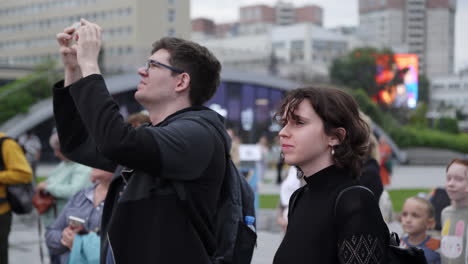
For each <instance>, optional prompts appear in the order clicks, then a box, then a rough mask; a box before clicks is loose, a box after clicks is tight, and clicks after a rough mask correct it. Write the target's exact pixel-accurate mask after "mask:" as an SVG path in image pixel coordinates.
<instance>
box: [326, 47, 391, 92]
mask: <svg viewBox="0 0 468 264" xmlns="http://www.w3.org/2000/svg"><path fill="white" fill-rule="evenodd" d="M383 54H388V55H393V53H392V52H391V51H390V50H387V49H383V50H378V49H375V48H371V47H366V48H356V49H354V50H352V51H351V52H350V53H348V55H346V56H344V57H341V58H337V59H335V60H334V61H333V63H332V65H331V67H330V79H331V81H332V83H333V84H336V85H340V86H346V87H350V88H352V89H364V91H365V92H366V93H367V94H368V95H369V96H372V95H374V94H376V93H377V92H378V90H377V85H376V82H375V75H376V73H377V65H376V57H377V55H383ZM391 57H392V56H391ZM391 62H393V61H392V60H390V61H389V63H391Z"/></svg>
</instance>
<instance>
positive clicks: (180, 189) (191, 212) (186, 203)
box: [171, 117, 230, 256]
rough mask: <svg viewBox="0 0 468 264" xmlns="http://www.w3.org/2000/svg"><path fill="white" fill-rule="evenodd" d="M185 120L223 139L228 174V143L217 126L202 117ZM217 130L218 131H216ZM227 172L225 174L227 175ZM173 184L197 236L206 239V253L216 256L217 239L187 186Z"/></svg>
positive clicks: (179, 183) (178, 183)
mask: <svg viewBox="0 0 468 264" xmlns="http://www.w3.org/2000/svg"><path fill="white" fill-rule="evenodd" d="M183 119H187V120H192V121H195V122H197V123H199V124H200V125H202V126H204V127H206V128H208V130H210V131H212V132H214V133H213V134H214V135H215V137H218V138H220V139H221V141H222V142H223V143H224V148H225V153H227V154H226V158H227V159H226V161H227V162H226V172H227V169H228V166H229V163H228V161H229V159H230V156H229V151H227V150H226V149H227V144H226V142H225V141H224V140H223V139H222V136H221V134H220V132H219V130H218V129H216V128H215V126H213V125H210V124H207V123H208V121H207V120H206V121H202V120H205V119H204V118H201V117H184V118H183ZM214 130H216V131H214ZM226 172H225V174H226ZM171 183H172V186H173V187H174V190H175V192H176V194H177V197H178V198H179V200H180V201H181V202H182V206H183V207H184V208H185V211H186V212H187V213H188V216H189V218H190V221H191V222H192V225H193V227H194V228H195V229H196V231H197V234H198V235H200V236H204V237H201V239H202V240H203V241H206V242H207V244H205V248H206V251H207V253H208V255H209V256H213V255H214V254H215V250H216V247H217V246H216V238H215V237H213V236H210V235H209V233H210V232H209V230H208V229H207V228H204V227H205V225H204V223H205V221H203V219H202V218H201V216H200V215H199V214H198V213H197V211H196V209H195V207H194V206H193V204H192V202H191V201H192V200H191V199H188V193H187V191H186V188H185V184H184V183H183V182H182V181H171Z"/></svg>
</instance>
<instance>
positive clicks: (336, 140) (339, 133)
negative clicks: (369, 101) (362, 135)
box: [328, 127, 346, 146]
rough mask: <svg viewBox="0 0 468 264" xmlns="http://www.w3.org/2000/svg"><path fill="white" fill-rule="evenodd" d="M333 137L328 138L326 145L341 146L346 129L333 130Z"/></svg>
mask: <svg viewBox="0 0 468 264" xmlns="http://www.w3.org/2000/svg"><path fill="white" fill-rule="evenodd" d="M335 132H336V133H335V135H333V136H330V138H329V142H328V145H330V146H335V145H339V144H341V142H343V140H344V139H345V137H346V129H344V128H342V127H339V128H336V129H335Z"/></svg>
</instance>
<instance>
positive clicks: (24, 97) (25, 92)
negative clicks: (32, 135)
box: [0, 61, 60, 124]
mask: <svg viewBox="0 0 468 264" xmlns="http://www.w3.org/2000/svg"><path fill="white" fill-rule="evenodd" d="M59 78H60V77H59V74H57V72H56V71H55V63H54V62H53V61H46V62H44V63H41V64H40V65H38V66H37V67H36V69H35V71H34V73H32V74H29V75H28V76H26V77H24V78H21V79H19V80H16V81H14V82H11V83H8V84H7V85H4V86H2V87H0V124H1V123H3V122H5V121H7V120H8V119H10V118H12V117H13V116H15V115H17V114H19V113H25V112H27V111H28V110H29V107H30V106H31V105H32V104H34V103H37V102H38V101H40V100H42V99H45V98H47V97H50V96H51V95H52V88H51V87H52V85H53V83H54V82H55V81H57V80H58V79H59Z"/></svg>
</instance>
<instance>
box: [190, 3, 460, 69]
mask: <svg viewBox="0 0 468 264" xmlns="http://www.w3.org/2000/svg"><path fill="white" fill-rule="evenodd" d="M276 2H277V0H258V1H257V0H192V1H191V11H190V12H191V17H192V18H197V17H206V18H211V19H213V20H214V21H215V22H216V23H223V22H233V21H236V20H238V19H239V7H240V6H245V5H254V4H266V5H269V6H273V5H274V4H275V3H276ZM283 2H289V3H293V4H294V6H296V7H300V6H303V5H306V4H316V5H319V6H321V7H322V8H323V12H324V21H323V23H324V26H325V27H335V26H357V25H358V24H359V16H358V0H283ZM455 25H456V26H455V69H456V70H459V69H460V68H461V67H468V30H466V27H467V26H468V0H458V2H457V13H456V17H455Z"/></svg>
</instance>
